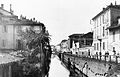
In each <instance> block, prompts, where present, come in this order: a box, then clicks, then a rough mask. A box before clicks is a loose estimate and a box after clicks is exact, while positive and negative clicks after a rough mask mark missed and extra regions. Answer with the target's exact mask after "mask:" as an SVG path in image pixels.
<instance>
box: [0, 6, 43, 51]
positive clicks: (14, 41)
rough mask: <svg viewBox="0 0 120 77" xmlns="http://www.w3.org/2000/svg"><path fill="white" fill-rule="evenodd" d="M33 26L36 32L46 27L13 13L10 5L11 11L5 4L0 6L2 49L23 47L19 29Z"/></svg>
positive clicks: (0, 43) (0, 46)
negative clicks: (5, 7)
mask: <svg viewBox="0 0 120 77" xmlns="http://www.w3.org/2000/svg"><path fill="white" fill-rule="evenodd" d="M30 27H31V28H32V29H34V30H36V32H38V31H41V30H42V29H43V28H45V27H44V25H43V24H42V23H38V22H37V21H35V19H33V20H29V19H26V17H22V16H21V17H20V19H18V16H16V15H14V14H13V11H12V9H11V7H10V12H9V11H7V10H5V9H4V5H3V4H1V7H0V50H2V51H3V50H9V51H10V50H16V49H20V48H22V47H23V46H22V43H21V41H20V37H19V36H18V31H19V30H26V28H30Z"/></svg>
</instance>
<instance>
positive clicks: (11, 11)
mask: <svg viewBox="0 0 120 77" xmlns="http://www.w3.org/2000/svg"><path fill="white" fill-rule="evenodd" d="M10 13H11V14H13V10H12V4H10Z"/></svg>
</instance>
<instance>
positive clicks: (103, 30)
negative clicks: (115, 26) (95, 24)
mask: <svg viewBox="0 0 120 77" xmlns="http://www.w3.org/2000/svg"><path fill="white" fill-rule="evenodd" d="M104 36H105V27H103V37H104Z"/></svg>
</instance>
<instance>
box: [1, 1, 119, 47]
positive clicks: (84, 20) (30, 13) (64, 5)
mask: <svg viewBox="0 0 120 77" xmlns="http://www.w3.org/2000/svg"><path fill="white" fill-rule="evenodd" d="M115 1H116V2H117V4H120V0H0V3H1V4H4V8H5V9H6V10H8V11H9V8H10V4H12V9H13V10H14V14H15V15H17V16H20V15H21V14H22V15H23V16H26V17H27V18H28V19H31V18H36V20H37V21H40V22H42V23H44V24H45V26H46V28H47V30H48V31H49V33H50V35H51V44H52V45H57V44H59V43H60V42H61V41H62V40H63V39H68V36H69V35H71V34H75V33H87V32H90V31H92V28H93V25H92V24H90V20H91V19H92V18H93V17H94V16H95V15H97V14H98V13H99V12H100V11H102V9H103V7H107V6H108V5H109V4H110V3H111V2H112V3H113V4H115Z"/></svg>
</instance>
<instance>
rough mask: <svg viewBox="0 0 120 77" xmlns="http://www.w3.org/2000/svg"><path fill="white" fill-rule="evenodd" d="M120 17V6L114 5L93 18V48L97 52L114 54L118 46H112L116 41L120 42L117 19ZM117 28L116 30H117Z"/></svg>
mask: <svg viewBox="0 0 120 77" xmlns="http://www.w3.org/2000/svg"><path fill="white" fill-rule="evenodd" d="M119 16H120V5H116V3H115V5H113V4H112V3H111V4H110V5H109V6H107V7H106V8H103V10H102V11H101V12H100V13H99V14H97V15H96V16H95V17H93V18H92V20H93V22H94V29H93V46H94V51H95V52H98V53H99V52H102V54H103V55H104V54H105V53H106V52H109V53H110V54H112V51H113V48H115V49H116V46H117V45H112V43H113V42H114V41H116V42H118V41H119V40H120V39H119V37H120V36H119V34H120V32H119V30H118V29H117V27H116V26H117V24H115V23H117V20H118V19H117V18H118V17H119ZM115 28H116V29H115ZM119 46H120V44H119Z"/></svg>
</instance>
